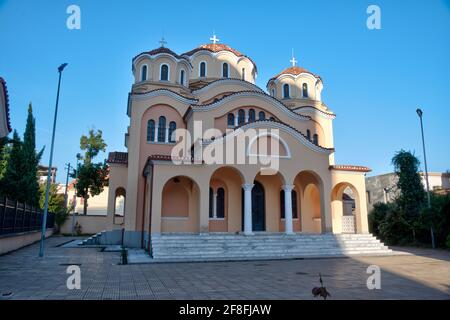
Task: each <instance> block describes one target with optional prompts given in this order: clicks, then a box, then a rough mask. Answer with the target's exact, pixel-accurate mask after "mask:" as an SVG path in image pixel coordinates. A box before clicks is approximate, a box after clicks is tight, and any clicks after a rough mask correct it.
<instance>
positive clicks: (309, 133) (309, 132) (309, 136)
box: [306, 129, 311, 140]
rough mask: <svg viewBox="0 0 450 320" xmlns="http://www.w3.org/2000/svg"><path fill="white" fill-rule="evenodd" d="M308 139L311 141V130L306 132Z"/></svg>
mask: <svg viewBox="0 0 450 320" xmlns="http://www.w3.org/2000/svg"><path fill="white" fill-rule="evenodd" d="M306 138H307V139H308V140H311V130H309V129H308V130H306Z"/></svg>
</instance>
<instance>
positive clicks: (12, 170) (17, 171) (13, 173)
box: [0, 130, 26, 202]
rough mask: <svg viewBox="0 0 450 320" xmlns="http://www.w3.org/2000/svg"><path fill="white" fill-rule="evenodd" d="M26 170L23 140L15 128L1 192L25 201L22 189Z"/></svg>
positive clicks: (0, 186) (0, 188)
mask: <svg viewBox="0 0 450 320" xmlns="http://www.w3.org/2000/svg"><path fill="white" fill-rule="evenodd" d="M24 172H25V161H24V159H23V153H22V141H20V137H19V134H18V133H17V131H16V130H14V132H13V138H12V140H11V151H10V153H9V159H8V164H7V165H6V169H5V173H4V176H3V179H2V180H1V185H0V193H1V194H3V195H4V196H7V197H8V198H12V199H15V200H17V201H20V202H25V199H26V197H25V194H24V192H23V189H22V187H23V175H24Z"/></svg>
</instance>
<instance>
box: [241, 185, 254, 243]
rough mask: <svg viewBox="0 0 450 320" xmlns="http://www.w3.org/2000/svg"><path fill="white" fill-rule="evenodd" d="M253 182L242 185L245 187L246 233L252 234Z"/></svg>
mask: <svg viewBox="0 0 450 320" xmlns="http://www.w3.org/2000/svg"><path fill="white" fill-rule="evenodd" d="M253 186H254V184H253V183H246V184H243V185H242V188H244V234H245V235H247V236H248V235H252V234H253V227H252V188H253Z"/></svg>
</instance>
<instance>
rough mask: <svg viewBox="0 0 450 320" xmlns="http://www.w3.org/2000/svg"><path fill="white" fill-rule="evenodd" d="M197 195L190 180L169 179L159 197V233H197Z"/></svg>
mask: <svg viewBox="0 0 450 320" xmlns="http://www.w3.org/2000/svg"><path fill="white" fill-rule="evenodd" d="M199 195H200V189H199V188H198V186H197V183H195V182H194V181H193V180H192V179H191V178H189V177H185V176H176V177H173V178H171V179H169V180H168V181H167V182H166V183H165V185H164V187H163V190H162V195H161V232H198V226H199V224H198V220H199V217H198V211H199V198H200V196H199Z"/></svg>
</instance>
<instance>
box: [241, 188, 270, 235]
mask: <svg viewBox="0 0 450 320" xmlns="http://www.w3.org/2000/svg"><path fill="white" fill-rule="evenodd" d="M265 212H266V210H265V196H264V188H263V186H262V184H261V183H259V182H257V181H255V182H254V186H253V189H252V229H253V231H265V230H266V221H265V220H266V219H265ZM242 230H244V190H242Z"/></svg>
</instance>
